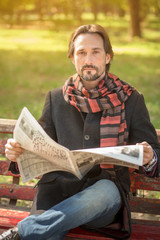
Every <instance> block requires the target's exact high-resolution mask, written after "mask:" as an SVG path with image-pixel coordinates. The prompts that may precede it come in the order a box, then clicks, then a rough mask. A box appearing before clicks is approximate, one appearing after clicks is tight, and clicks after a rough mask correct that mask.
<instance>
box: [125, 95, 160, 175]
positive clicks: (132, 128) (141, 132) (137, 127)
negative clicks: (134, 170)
mask: <svg viewBox="0 0 160 240" xmlns="http://www.w3.org/2000/svg"><path fill="white" fill-rule="evenodd" d="M127 108H128V113H129V115H130V120H129V126H128V127H129V144H136V143H141V142H143V141H146V142H148V143H149V144H150V145H151V146H152V148H153V150H154V151H155V153H156V156H157V165H156V166H155V168H153V170H152V172H149V173H148V172H146V171H144V168H142V169H141V170H142V171H143V172H144V173H145V174H146V175H148V176H151V177H155V176H157V177H158V176H159V170H160V145H159V143H158V137H157V134H156V131H155V128H154V126H153V125H152V123H151V121H150V117H149V113H148V110H147V107H146V105H145V101H144V97H143V95H142V94H139V93H137V92H136V93H135V94H134V95H133V96H132V98H131V101H130V102H129V103H128V106H127ZM126 113H127V111H126Z"/></svg>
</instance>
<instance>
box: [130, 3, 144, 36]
mask: <svg viewBox="0 0 160 240" xmlns="http://www.w3.org/2000/svg"><path fill="white" fill-rule="evenodd" d="M128 4H129V11H130V20H131V36H132V37H135V36H137V37H141V27H140V0H128Z"/></svg>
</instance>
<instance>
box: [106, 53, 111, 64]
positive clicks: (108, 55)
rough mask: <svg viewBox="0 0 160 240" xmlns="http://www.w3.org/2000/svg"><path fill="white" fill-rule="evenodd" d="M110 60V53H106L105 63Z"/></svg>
mask: <svg viewBox="0 0 160 240" xmlns="http://www.w3.org/2000/svg"><path fill="white" fill-rule="evenodd" d="M110 61H111V55H110V54H108V53H107V54H106V64H108V63H109V62H110Z"/></svg>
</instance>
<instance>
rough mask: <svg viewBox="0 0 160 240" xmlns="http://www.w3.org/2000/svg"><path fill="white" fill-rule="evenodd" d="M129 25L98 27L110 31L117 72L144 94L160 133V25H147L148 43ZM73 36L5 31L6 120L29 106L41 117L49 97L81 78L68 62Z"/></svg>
mask: <svg viewBox="0 0 160 240" xmlns="http://www.w3.org/2000/svg"><path fill="white" fill-rule="evenodd" d="M85 21H87V20H85ZM89 21H90V20H89ZM126 21H127V20H126ZM126 21H124V20H120V19H112V21H111V19H106V20H105V19H100V20H99V22H98V23H100V24H102V25H103V26H104V27H106V29H108V32H109V34H110V37H111V42H112V45H113V49H114V52H115V56H114V59H113V61H112V65H111V72H112V73H114V74H116V75H118V76H119V77H120V78H121V79H122V80H124V81H127V82H129V83H130V84H132V85H134V86H135V87H136V88H137V89H138V90H139V91H140V92H142V93H143V94H144V96H145V101H146V104H147V107H148V109H149V112H150V115H151V120H152V122H153V124H154V126H155V127H156V128H160V123H159V119H160V111H159V106H160V94H159V92H160V91H159V90H160V81H159V78H160V68H159V60H160V50H159V49H160V41H159V40H160V32H159V31H158V30H157V25H158V22H155V20H154V21H153V19H151V20H150V21H148V22H146V23H145V26H144V30H143V36H144V37H143V38H142V39H134V40H133V41H131V40H130V39H129V37H128V30H127V24H126ZM85 23H86V22H85ZM72 30H73V27H67V26H63V28H62V30H60V31H58V30H31V29H18V30H17V29H0V118H17V117H18V116H19V113H20V111H21V109H22V108H23V106H26V107H28V109H29V110H30V111H31V112H32V113H33V115H34V116H35V117H36V118H38V117H39V116H40V114H41V110H42V107H43V103H44V98H45V94H46V92H47V91H48V90H50V89H52V88H56V87H58V86H62V85H63V83H64V81H65V80H66V79H67V77H68V76H70V75H71V74H73V73H74V72H75V70H74V66H73V64H72V63H71V61H70V60H69V59H67V48H68V41H69V37H70V34H71V32H72Z"/></svg>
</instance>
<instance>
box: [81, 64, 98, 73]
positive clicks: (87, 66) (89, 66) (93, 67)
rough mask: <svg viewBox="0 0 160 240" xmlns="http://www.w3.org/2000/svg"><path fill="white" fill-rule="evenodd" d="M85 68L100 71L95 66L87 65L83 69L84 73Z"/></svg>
mask: <svg viewBox="0 0 160 240" xmlns="http://www.w3.org/2000/svg"><path fill="white" fill-rule="evenodd" d="M85 68H92V69H95V70H96V71H98V68H97V67H96V66H94V65H88V64H86V65H84V66H83V67H82V71H83V70H84V69H85Z"/></svg>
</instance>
